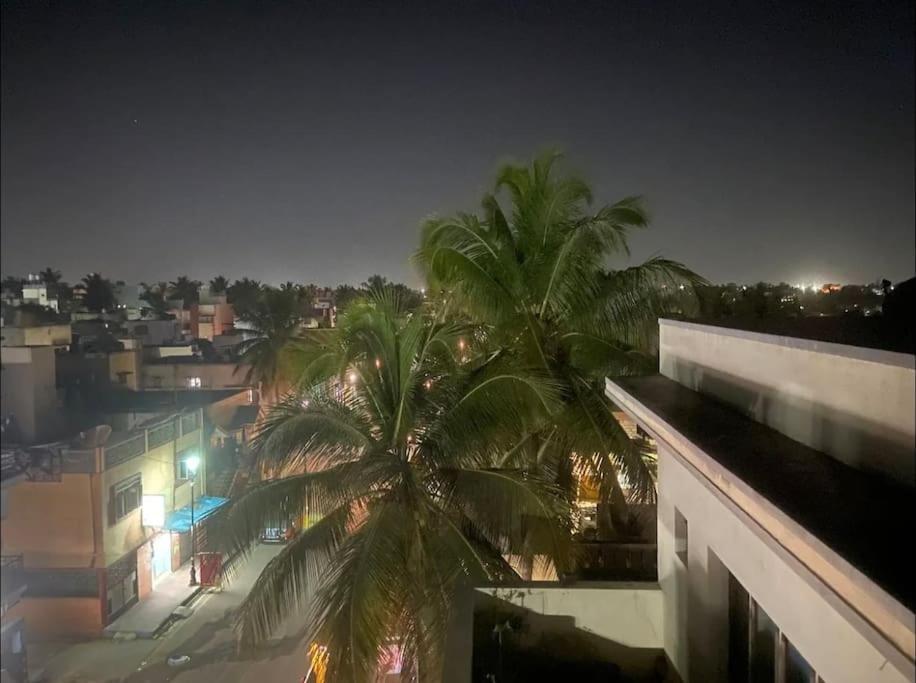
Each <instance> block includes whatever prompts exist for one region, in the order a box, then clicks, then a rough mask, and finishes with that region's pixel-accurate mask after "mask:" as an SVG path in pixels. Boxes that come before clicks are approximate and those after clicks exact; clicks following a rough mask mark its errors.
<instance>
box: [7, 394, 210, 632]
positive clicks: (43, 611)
mask: <svg viewBox="0 0 916 683" xmlns="http://www.w3.org/2000/svg"><path fill="white" fill-rule="evenodd" d="M202 426H203V409H202V408H196V409H193V410H186V411H183V412H181V413H177V414H171V415H165V416H160V417H158V418H157V419H154V420H152V421H148V422H147V424H145V425H144V426H143V427H141V428H137V429H133V430H130V431H127V432H114V433H112V432H110V428H108V427H99V428H96V429H95V430H92V431H91V432H88V433H84V434H82V435H81V438H80V439H78V440H76V441H74V442H71V443H60V444H55V445H53V446H52V447H48V448H46V449H45V451H46V453H47V455H44V456H42V457H43V458H44V461H43V462H42V465H41V467H37V465H36V464H35V463H33V465H32V467H31V468H30V470H29V475H28V476H27V479H26V481H23V482H21V483H20V484H19V485H17V486H16V487H15V488H14V489H12V490H11V491H10V494H9V498H10V500H9V502H8V506H7V507H8V514H7V517H6V519H4V522H3V552H4V554H9V555H16V556H19V557H21V558H22V566H23V569H24V575H25V577H26V581H27V583H28V585H29V589H28V591H27V592H26V594H25V597H24V598H23V599H22V600H21V601H20V602H19V604H17V605H16V606H14V607H13V611H14V614H15V616H22V617H24V618H25V620H26V623H27V624H28V629H29V635H30V638H35V639H43V638H44V639H54V638H60V637H67V638H69V637H97V636H99V635H101V633H102V631H103V630H104V629H105V627H106V626H108V625H109V624H111V623H112V622H113V621H114V620H116V619H117V618H118V617H119V616H121V615H122V614H123V613H124V612H126V611H127V610H129V609H130V608H131V607H132V606H134V605H135V604H136V603H137V602H138V601H140V600H143V599H144V598H146V597H147V596H148V595H149V594H150V593H151V592H152V591H154V590H155V587H156V584H157V583H158V582H159V581H160V580H162V579H163V578H164V577H165V576H167V575H169V574H171V573H172V572H174V571H176V570H178V569H179V567H181V565H183V564H184V563H185V562H186V561H188V560H189V559H190V555H191V542H190V534H189V533H187V530H185V533H172V532H170V531H168V530H167V529H166V527H167V524H168V522H167V520H168V518H169V515H172V514H175V513H176V512H180V511H182V510H184V509H185V508H187V507H188V506H189V505H190V503H191V495H192V491H193V495H194V497H195V499H197V498H199V497H200V496H203V495H205V494H206V488H205V482H206V460H207V458H206V448H205V446H206V444H205V443H204V436H203V433H204V431H203V429H202ZM191 455H197V456H198V457H199V458H200V469H199V470H198V471H197V472H196V473H195V474H193V475H192V474H191V473H190V471H189V469H188V458H189V456H191ZM192 481H193V482H194V485H193V486H192Z"/></svg>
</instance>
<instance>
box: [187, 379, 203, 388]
mask: <svg viewBox="0 0 916 683" xmlns="http://www.w3.org/2000/svg"><path fill="white" fill-rule="evenodd" d="M200 387H201V382H200V377H188V389H200Z"/></svg>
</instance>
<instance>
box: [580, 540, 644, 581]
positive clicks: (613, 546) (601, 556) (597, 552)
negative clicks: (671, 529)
mask: <svg viewBox="0 0 916 683" xmlns="http://www.w3.org/2000/svg"><path fill="white" fill-rule="evenodd" d="M573 547H574V557H575V570H574V572H573V575H574V576H575V577H576V578H577V579H579V580H581V581H657V580H658V546H656V545H655V544H654V543H617V542H613V541H582V542H579V543H575V544H574V546H573Z"/></svg>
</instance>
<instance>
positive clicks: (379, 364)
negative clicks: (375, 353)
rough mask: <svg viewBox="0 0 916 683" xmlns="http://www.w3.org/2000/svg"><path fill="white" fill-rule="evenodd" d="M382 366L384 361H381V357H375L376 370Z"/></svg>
mask: <svg viewBox="0 0 916 683" xmlns="http://www.w3.org/2000/svg"><path fill="white" fill-rule="evenodd" d="M381 367H382V361H381V359H380V358H376V359H375V369H376V370H380V369H381Z"/></svg>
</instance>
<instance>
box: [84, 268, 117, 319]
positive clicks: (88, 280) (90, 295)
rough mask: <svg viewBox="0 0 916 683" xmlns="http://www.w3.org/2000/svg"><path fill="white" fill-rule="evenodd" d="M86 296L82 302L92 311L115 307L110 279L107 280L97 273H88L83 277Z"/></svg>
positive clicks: (99, 311)
mask: <svg viewBox="0 0 916 683" xmlns="http://www.w3.org/2000/svg"><path fill="white" fill-rule="evenodd" d="M83 286H84V287H85V288H86V296H85V297H84V298H83V304H84V305H85V306H86V308H87V309H88V310H90V311H92V312H93V313H101V312H102V311H111V310H113V309H114V307H115V295H114V287H113V286H112V284H111V280H107V279H105V278H104V277H102V276H101V275H100V274H99V273H89V274H88V275H87V276H86V277H84V278H83Z"/></svg>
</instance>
